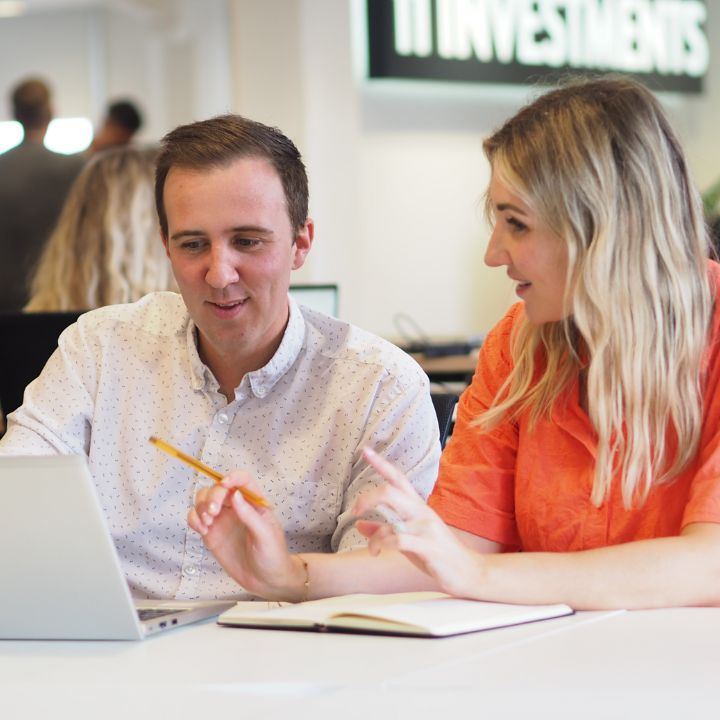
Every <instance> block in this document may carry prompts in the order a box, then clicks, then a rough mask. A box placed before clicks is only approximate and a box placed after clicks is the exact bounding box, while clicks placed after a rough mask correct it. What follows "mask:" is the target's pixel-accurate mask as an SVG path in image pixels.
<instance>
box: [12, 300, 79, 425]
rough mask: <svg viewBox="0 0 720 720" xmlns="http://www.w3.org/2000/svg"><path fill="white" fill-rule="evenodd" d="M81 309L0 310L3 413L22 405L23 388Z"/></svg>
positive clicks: (45, 360) (39, 368)
mask: <svg viewBox="0 0 720 720" xmlns="http://www.w3.org/2000/svg"><path fill="white" fill-rule="evenodd" d="M82 312H83V311H73V312H38V313H20V312H18V313H0V407H2V410H3V412H4V413H5V415H6V416H7V414H8V413H11V412H12V411H13V410H16V409H17V408H18V407H20V405H22V400H23V393H24V392H25V387H26V386H27V385H28V383H30V382H31V381H32V380H34V379H35V378H36V377H37V376H38V375H39V374H40V371H41V370H42V369H43V367H44V366H45V363H46V362H47V361H48V358H49V357H50V355H52V353H53V351H54V350H55V348H56V347H57V341H58V337H59V336H60V333H61V332H62V331H63V330H64V329H65V328H66V327H67V326H68V325H71V324H72V323H74V322H75V321H76V320H77V319H78V317H79V316H80V315H82Z"/></svg>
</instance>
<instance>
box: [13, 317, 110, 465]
mask: <svg viewBox="0 0 720 720" xmlns="http://www.w3.org/2000/svg"><path fill="white" fill-rule="evenodd" d="M91 345H92V343H90V342H89V341H88V339H87V337H86V334H85V332H84V330H83V326H82V325H81V324H80V323H74V324H73V325H71V326H70V327H68V328H67V329H66V330H64V331H63V333H62V334H61V335H60V338H59V340H58V348H57V349H56V350H55V352H54V353H53V354H52V355H51V356H50V359H49V360H48V362H47V364H46V365H45V367H44V368H43V370H42V372H41V373H40V375H39V376H38V377H37V378H36V379H35V380H33V381H32V382H31V383H30V384H29V385H28V386H27V388H26V390H25V395H24V397H23V404H22V405H21V406H20V407H19V408H18V409H17V410H16V411H15V412H13V413H10V414H9V415H8V429H7V433H6V434H5V435H4V436H3V438H2V440H0V454H2V455H53V454H60V455H70V454H87V453H88V450H89V446H90V432H91V425H92V413H93V397H94V395H93V393H92V391H91V388H92V387H94V386H95V385H96V363H95V359H94V357H95V354H94V353H93V351H92V348H91Z"/></svg>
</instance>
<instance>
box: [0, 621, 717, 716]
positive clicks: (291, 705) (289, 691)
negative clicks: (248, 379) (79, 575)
mask: <svg viewBox="0 0 720 720" xmlns="http://www.w3.org/2000/svg"><path fill="white" fill-rule="evenodd" d="M718 712H720V609H688V610H662V611H645V612H628V613H578V614H576V615H574V616H572V617H566V618H557V619H555V620H549V621H543V622H540V623H533V624H529V625H523V626H518V627H514V628H504V629H500V630H493V631H490V632H485V633H474V634H471V635H466V636H461V637H456V638H449V639H444V640H421V639H412V638H408V639H406V638H396V637H378V636H369V635H343V634H331V633H301V632H289V631H268V630H245V629H238V628H223V627H218V626H216V625H215V624H213V623H211V622H209V623H204V624H200V625H196V626H190V627H187V628H180V629H178V630H176V631H173V632H171V633H167V634H165V635H162V636H158V637H154V638H149V639H147V640H145V641H142V642H136V643H132V642H122V643H118V642H105V643H102V642H58V641H55V642H38V641H23V642H17V641H4V642H0V717H2V718H3V720H10V719H12V720H14V719H15V718H23V720H24V719H25V718H28V719H33V718H41V717H42V718H46V717H66V716H67V717H73V718H79V719H80V718H82V719H84V718H91V717H92V718H103V719H105V718H107V719H108V720H114V719H115V718H127V719H131V718H145V717H148V718H158V717H159V718H161V720H165V718H167V720H171V719H172V720H175V719H176V718H185V717H193V718H213V720H214V719H215V718H225V717H236V718H245V717H252V718H258V719H260V718H272V719H275V718H291V719H294V718H325V717H327V718H338V720H347V719H349V718H358V719H360V718H362V720H369V718H392V719H393V720H405V718H419V719H420V718H434V719H437V718H439V719H440V720H444V719H445V718H455V717H460V716H461V715H468V716H472V717H488V718H502V717H540V718H543V717H548V718H550V717H552V718H553V719H556V718H559V717H567V718H570V717H572V718H582V719H583V720H584V719H586V718H613V719H615V718H625V717H628V718H645V717H652V718H653V720H657V719H658V718H671V717H672V718H678V717H682V718H688V717H717V715H718Z"/></svg>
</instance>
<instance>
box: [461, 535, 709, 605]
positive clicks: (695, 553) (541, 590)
mask: <svg viewBox="0 0 720 720" xmlns="http://www.w3.org/2000/svg"><path fill="white" fill-rule="evenodd" d="M477 567H478V573H477V576H476V577H475V578H473V581H472V588H471V590H470V593H471V595H472V597H476V598H479V599H483V600H494V601H499V602H518V603H530V604H534V603H556V602H564V603H567V604H568V605H571V606H572V607H574V608H576V609H578V610H601V609H612V608H628V609H631V608H653V607H675V606H685V605H720V526H717V525H713V524H696V525H691V526H689V527H688V529H687V530H686V532H685V533H683V535H681V536H679V537H672V538H657V539H652V540H642V541H636V542H631V543H626V544H624V545H615V546H611V547H605V548H598V549H594V550H584V551H579V552H572V553H536V552H533V553H508V554H502V555H489V556H488V555H478V562H477Z"/></svg>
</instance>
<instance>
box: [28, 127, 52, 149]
mask: <svg viewBox="0 0 720 720" xmlns="http://www.w3.org/2000/svg"><path fill="white" fill-rule="evenodd" d="M46 134H47V128H46V127H44V128H34V129H30V130H27V129H26V130H25V137H24V138H23V143H24V144H29V145H42V144H43V140H44V139H45V135H46Z"/></svg>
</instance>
